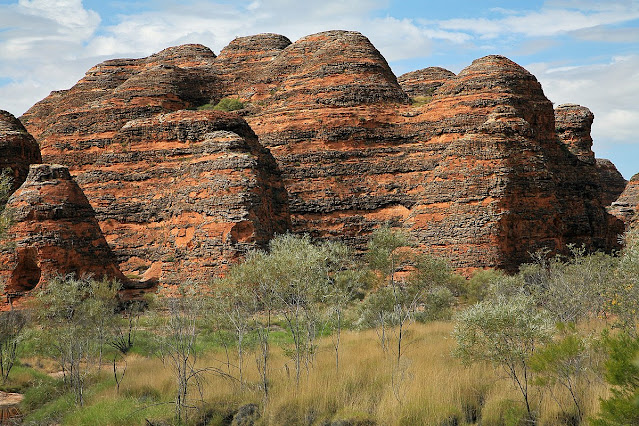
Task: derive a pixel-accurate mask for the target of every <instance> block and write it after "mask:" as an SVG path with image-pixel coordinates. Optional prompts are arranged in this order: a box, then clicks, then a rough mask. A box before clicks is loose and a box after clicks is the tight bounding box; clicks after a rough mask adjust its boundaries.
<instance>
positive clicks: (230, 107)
mask: <svg viewBox="0 0 639 426" xmlns="http://www.w3.org/2000/svg"><path fill="white" fill-rule="evenodd" d="M242 108H244V103H243V102H242V101H240V100H239V99H236V98H222V99H221V100H220V102H218V103H217V104H216V105H211V104H206V105H202V106H200V107H198V110H208V109H212V110H214V111H227V112H228V111H237V110H238V109H242Z"/></svg>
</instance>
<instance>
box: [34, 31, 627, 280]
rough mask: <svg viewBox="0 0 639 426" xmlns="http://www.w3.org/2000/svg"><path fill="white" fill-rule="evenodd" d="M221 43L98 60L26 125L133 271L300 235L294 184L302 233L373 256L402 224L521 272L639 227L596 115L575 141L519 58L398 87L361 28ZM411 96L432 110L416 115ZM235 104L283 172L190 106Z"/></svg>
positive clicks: (164, 272) (456, 260)
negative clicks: (599, 145)
mask: <svg viewBox="0 0 639 426" xmlns="http://www.w3.org/2000/svg"><path fill="white" fill-rule="evenodd" d="M193 49H195V50H196V53H193ZM182 50H184V51H185V52H186V53H184V55H185V57H188V60H187V59H184V60H182V59H180V55H182V53H181V52H182ZM203 52H204V50H203V49H202V48H201V47H198V48H195V47H188V48H185V47H177V48H171V49H167V50H166V51H164V53H162V52H161V54H158V55H153V56H151V57H149V58H144V59H139V60H120V61H117V60H116V61H108V62H107V63H105V64H103V67H106V68H108V69H111V68H109V67H113V68H114V71H113V72H111V71H109V72H108V73H104V72H102V71H101V70H100V69H93V71H90V72H89V73H88V74H87V77H85V79H84V80H86V81H84V80H83V81H81V82H80V83H79V84H78V85H77V86H75V87H74V88H72V89H70V90H69V91H67V92H64V93H62V92H61V93H54V94H52V95H51V96H50V97H49V98H47V99H45V100H44V101H43V102H41V103H39V104H37V105H36V106H34V108H32V109H31V110H30V111H29V112H28V113H27V114H26V115H25V117H24V118H25V122H26V126H27V128H29V129H31V128H33V132H34V134H37V135H39V138H40V139H41V143H42V146H43V153H44V157H45V159H53V160H55V161H56V162H65V163H66V164H70V165H72V173H74V174H76V175H77V176H78V181H79V183H80V185H81V186H82V187H83V188H84V189H85V191H86V193H87V196H88V198H89V199H90V200H91V202H92V203H93V205H94V207H95V208H96V210H97V212H98V218H99V220H100V222H101V225H102V227H103V229H104V231H105V234H106V235H107V239H108V241H109V242H110V243H111V244H112V245H113V246H114V248H115V251H116V253H117V254H118V257H119V259H120V261H121V262H122V265H124V269H125V270H126V271H127V272H135V273H139V274H141V275H143V276H144V277H157V278H159V279H160V280H168V281H171V280H174V279H176V277H177V278H178V280H184V279H188V278H192V277H193V274H194V273H192V272H191V271H196V270H197V271H199V270H203V271H205V272H206V274H210V273H214V271H220V270H223V269H224V265H225V264H226V263H227V262H230V261H232V260H233V259H235V258H237V256H238V254H240V253H242V252H243V251H244V250H245V249H246V248H249V247H255V246H260V245H261V244H264V243H265V242H266V241H267V240H268V238H270V235H272V233H273V232H280V231H279V230H284V229H286V228H287V226H288V215H287V212H288V210H287V208H286V207H285V204H286V203H285V199H286V195H285V191H284V187H285V188H286V191H287V192H288V200H289V206H290V214H291V216H290V217H291V226H292V230H293V231H294V232H298V233H310V234H311V235H312V236H313V237H316V238H318V239H343V240H345V241H346V242H348V243H349V244H350V245H352V246H353V247H355V248H357V249H363V248H364V247H365V243H366V241H367V239H368V236H369V235H370V232H371V231H372V230H374V229H375V228H377V227H379V226H381V225H382V224H384V223H390V224H391V225H393V226H397V227H400V228H404V229H406V230H409V231H410V233H411V235H412V236H413V237H414V239H415V241H416V242H417V244H418V246H419V247H420V248H421V249H422V250H423V251H424V252H428V253H432V254H436V255H441V256H445V257H448V258H450V259H451V261H452V263H453V265H454V266H456V267H457V268H459V269H462V270H471V269H473V268H483V267H500V268H504V269H507V270H515V269H516V268H517V266H518V265H519V264H520V263H521V262H524V261H528V260H529V257H528V256H529V254H528V253H530V252H534V251H535V250H537V249H539V248H550V249H552V250H561V249H562V247H564V246H565V244H567V243H576V244H582V243H583V244H585V245H586V246H587V247H589V248H592V249H604V250H609V249H611V248H613V247H614V246H615V245H616V241H617V238H616V237H617V233H619V232H620V231H619V230H620V229H621V230H622V228H623V224H622V223H621V222H620V221H619V220H617V219H615V218H614V217H612V216H610V215H607V213H606V212H605V209H604V207H603V204H602V201H601V200H602V183H601V181H600V178H599V174H598V172H597V169H596V167H595V165H594V156H592V159H593V160H592V161H591V159H590V157H591V152H592V151H591V150H590V145H589V143H591V142H592V140H590V142H588V141H587V139H588V137H589V125H590V123H591V122H592V118H591V117H590V118H589V116H588V114H585V115H584V114H581V112H582V111H581V110H579V109H576V108H573V107H571V108H566V109H565V110H564V109H562V110H561V111H559V112H558V114H559V115H561V116H562V117H563V118H561V120H563V121H562V123H564V124H562V125H561V126H559V127H558V129H560V133H561V138H562V140H563V141H564V142H561V141H560V137H559V136H558V133H557V129H556V126H555V111H553V108H552V104H551V103H550V102H549V101H548V99H547V98H546V97H545V96H544V94H543V91H542V89H541V86H540V84H539V83H538V82H537V80H536V79H535V77H534V76H532V75H531V74H530V73H529V72H527V71H526V70H524V69H523V68H522V67H520V66H519V65H517V64H515V63H514V62H512V61H510V60H508V59H507V58H504V57H501V56H487V57H485V58H481V59H478V60H476V61H474V62H473V64H472V65H470V66H469V67H467V68H466V69H464V70H463V71H462V72H461V73H460V74H459V75H457V76H455V75H454V74H453V73H450V72H448V71H446V70H443V69H438V68H429V69H425V70H421V71H419V72H415V73H409V74H407V75H405V76H403V77H402V79H401V80H402V81H401V84H402V86H401V87H400V84H399V83H398V80H397V79H396V78H395V76H394V75H393V73H392V72H391V70H390V68H389V67H388V64H387V63H386V61H385V59H384V58H383V57H382V56H381V54H380V53H379V52H378V51H377V50H376V49H375V47H374V46H373V45H372V44H371V43H370V41H369V40H368V39H367V38H366V37H364V36H362V35H361V34H359V33H355V32H346V31H329V32H324V33H319V34H314V35H310V36H307V37H304V38H302V39H300V40H298V41H296V42H295V43H290V41H289V40H288V39H286V38H285V37H282V36H278V35H274V34H261V35H258V36H253V37H243V38H239V39H236V40H234V41H233V42H232V43H231V44H230V45H229V46H228V47H226V48H225V49H224V50H223V51H222V52H221V53H220V56H219V57H218V58H215V57H214V55H213V54H212V53H210V54H205V53H203ZM150 58H155V59H150ZM167 58H170V61H169V60H168V59H167ZM162 61H164V62H162ZM158 63H159V65H158ZM149 64H153V66H151V65H149ZM89 77H91V78H93V79H94V80H95V81H91V82H90V81H89V80H91V78H89ZM102 80H105V82H102ZM149 82H151V83H149ZM83 84H92V85H93V86H89V87H93V88H96V87H97V88H98V89H99V90H98V89H96V90H95V92H96V93H91V94H85V93H84V92H85V91H87V89H86V88H83V87H82V85H83ZM402 87H403V89H402ZM100 90H103V91H102V93H98V92H100ZM407 92H408V93H409V94H410V96H413V97H414V96H426V93H428V96H430V95H432V100H431V101H430V102H428V103H426V104H414V105H413V104H411V102H410V99H409V95H407ZM199 94H201V95H202V96H201V98H198V96H200V95H199ZM222 96H233V97H238V98H240V99H241V100H242V101H243V102H245V103H246V104H247V108H245V109H244V110H243V111H242V114H243V115H244V118H245V119H246V121H247V122H248V124H249V125H250V126H251V128H252V129H253V130H254V131H255V133H256V134H257V135H258V136H259V138H260V142H261V143H262V144H263V145H264V146H266V147H267V148H269V149H270V151H271V152H272V154H273V156H274V157H275V160H276V161H277V164H278V166H279V169H280V170H281V176H280V175H279V172H277V169H276V168H275V164H274V163H273V161H272V159H271V158H270V157H269V156H268V153H267V152H266V151H261V148H259V144H258V142H257V140H256V139H255V136H254V135H253V133H252V132H251V131H250V129H249V128H248V127H246V124H245V123H244V122H243V121H242V120H241V119H239V118H238V117H236V116H229V115H224V114H222V115H215V113H204V112H193V111H178V112H173V111H174V110H178V109H183V108H186V107H190V106H194V105H196V104H197V103H198V102H203V100H204V99H205V98H208V99H209V101H210V100H215V99H218V98H220V97H222ZM85 97H86V98H87V99H89V98H90V100H88V101H87V100H86V99H85V100H84V101H83V100H82V99H84V98H85ZM65 104H73V105H76V104H77V105H76V106H74V107H73V108H70V105H66V106H65ZM51 111H53V113H52V114H53V116H54V117H57V119H56V118H48V116H47V114H51ZM105 111H111V112H110V114H111V115H105ZM68 114H77V117H78V118H77V120H76V121H73V120H74V119H75V118H74V117H75V116H68ZM562 114H563V115H562ZM69 120H71V121H69ZM589 120H590V121H589ZM64 123H71V124H70V125H69V126H68V127H65V126H66V125H65V124H64ZM56 126H58V127H56ZM562 126H563V127H562ZM586 128H588V129H586ZM65 129H66V130H65ZM586 130H587V131H586ZM586 133H587V134H586ZM242 141H243V142H242ZM573 142H574V143H573ZM564 143H566V144H567V146H568V149H567V147H566V146H564ZM586 145H587V147H586ZM215 146H217V147H218V148H212V147H215ZM192 188H194V189H192ZM211 194H220V195H219V197H215V198H213V199H211ZM156 197H157V198H156ZM247 200H248V202H246V201H247ZM269 203H270V204H269ZM193 224H195V225H193ZM240 228H241V229H240ZM233 229H235V231H233ZM148 230H151V232H148ZM147 234H149V235H147ZM149 247H153V249H152V250H151V249H149Z"/></svg>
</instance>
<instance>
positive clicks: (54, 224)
mask: <svg viewBox="0 0 639 426" xmlns="http://www.w3.org/2000/svg"><path fill="white" fill-rule="evenodd" d="M7 208H8V209H9V210H10V211H11V213H12V217H13V223H12V225H11V227H10V228H9V230H8V234H7V240H5V241H4V242H3V244H2V247H3V249H2V251H1V253H0V279H2V281H3V282H4V283H5V292H6V293H18V294H22V293H24V292H28V291H30V290H33V289H34V288H36V287H37V286H39V285H42V284H43V283H46V282H47V281H48V280H49V279H51V278H53V277H55V276H57V275H65V274H70V273H73V274H76V276H83V275H86V274H91V275H92V276H94V277H95V278H97V279H101V278H102V277H107V278H109V279H116V280H119V281H120V282H123V283H125V282H126V281H127V280H126V279H125V277H124V276H123V275H122V273H121V272H120V271H119V269H118V267H117V264H116V263H115V256H114V255H113V252H112V251H111V249H110V248H109V245H108V244H107V242H106V240H105V239H104V236H103V235H102V232H101V231H100V227H99V225H98V222H97V220H96V219H95V213H94V211H93V209H92V208H91V205H90V204H89V201H88V200H87V198H86V197H85V196H84V194H83V193H82V190H81V189H80V187H79V186H78V185H77V184H76V183H75V182H74V181H73V179H72V178H71V175H70V174H69V170H68V169H67V168H66V167H64V166H60V165H50V164H37V165H32V166H31V168H30V170H29V174H28V176H27V179H26V180H25V182H24V183H23V184H22V186H21V187H20V188H19V189H18V190H17V191H16V192H15V193H14V194H13V195H12V196H11V197H10V198H9V201H8V202H7ZM7 243H9V244H7Z"/></svg>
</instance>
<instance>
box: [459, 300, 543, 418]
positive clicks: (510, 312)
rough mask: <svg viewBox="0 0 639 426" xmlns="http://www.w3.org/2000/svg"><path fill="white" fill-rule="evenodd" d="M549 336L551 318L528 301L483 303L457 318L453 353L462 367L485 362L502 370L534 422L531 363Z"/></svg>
mask: <svg viewBox="0 0 639 426" xmlns="http://www.w3.org/2000/svg"><path fill="white" fill-rule="evenodd" d="M552 332H553V325H552V322H551V320H550V317H549V316H548V314H547V313H546V312H545V311H540V310H538V309H537V308H536V307H535V305H534V303H533V301H532V299H531V298H529V297H525V296H518V297H515V298H512V299H510V300H506V299H498V300H495V301H484V302H481V303H478V304H476V305H473V306H471V307H470V308H468V309H467V310H465V311H463V312H461V313H460V314H459V316H458V317H457V324H456V326H455V330H454V332H453V335H454V337H455V339H456V341H457V348H456V349H455V352H454V353H455V355H456V356H457V357H459V358H460V359H461V360H462V362H464V363H474V362H482V361H484V362H489V363H491V364H493V365H494V366H495V367H497V368H501V369H503V370H504V372H505V373H506V375H507V376H508V377H509V378H510V379H511V380H512V382H513V383H514V384H515V385H516V387H517V389H518V390H519V391H520V392H521V395H522V397H523V399H524V403H525V405H526V411H527V412H528V416H529V418H530V419H534V415H533V411H532V408H531V406H530V391H529V385H530V383H531V379H532V371H531V369H530V359H531V357H532V356H533V354H534V353H535V351H536V350H537V349H538V347H539V345H540V344H543V343H546V342H548V341H549V340H550V339H551V337H552Z"/></svg>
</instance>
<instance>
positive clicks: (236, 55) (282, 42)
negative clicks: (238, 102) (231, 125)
mask: <svg viewBox="0 0 639 426" xmlns="http://www.w3.org/2000/svg"><path fill="white" fill-rule="evenodd" d="M290 44H291V41H290V40H289V39H288V38H286V37H284V36H282V35H279V34H270V33H267V34H257V35H254V36H248V37H238V38H236V39H234V40H233V41H231V42H230V43H229V45H228V46H226V47H225V48H224V49H222V51H221V52H220V54H219V56H218V57H217V59H216V60H215V63H214V65H213V67H214V69H215V71H216V73H217V76H218V78H219V79H220V80H221V81H222V83H223V84H222V88H221V91H222V95H223V96H228V95H237V96H239V97H240V98H242V99H252V100H253V101H257V100H258V99H259V98H264V97H267V96H268V95H269V93H268V91H269V89H270V88H271V87H273V77H272V76H271V73H270V72H268V71H267V68H268V66H269V64H270V62H271V61H272V60H273V59H275V58H276V57H277V55H279V54H280V53H281V52H282V50H284V49H285V48H286V47H288V46H289V45H290Z"/></svg>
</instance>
